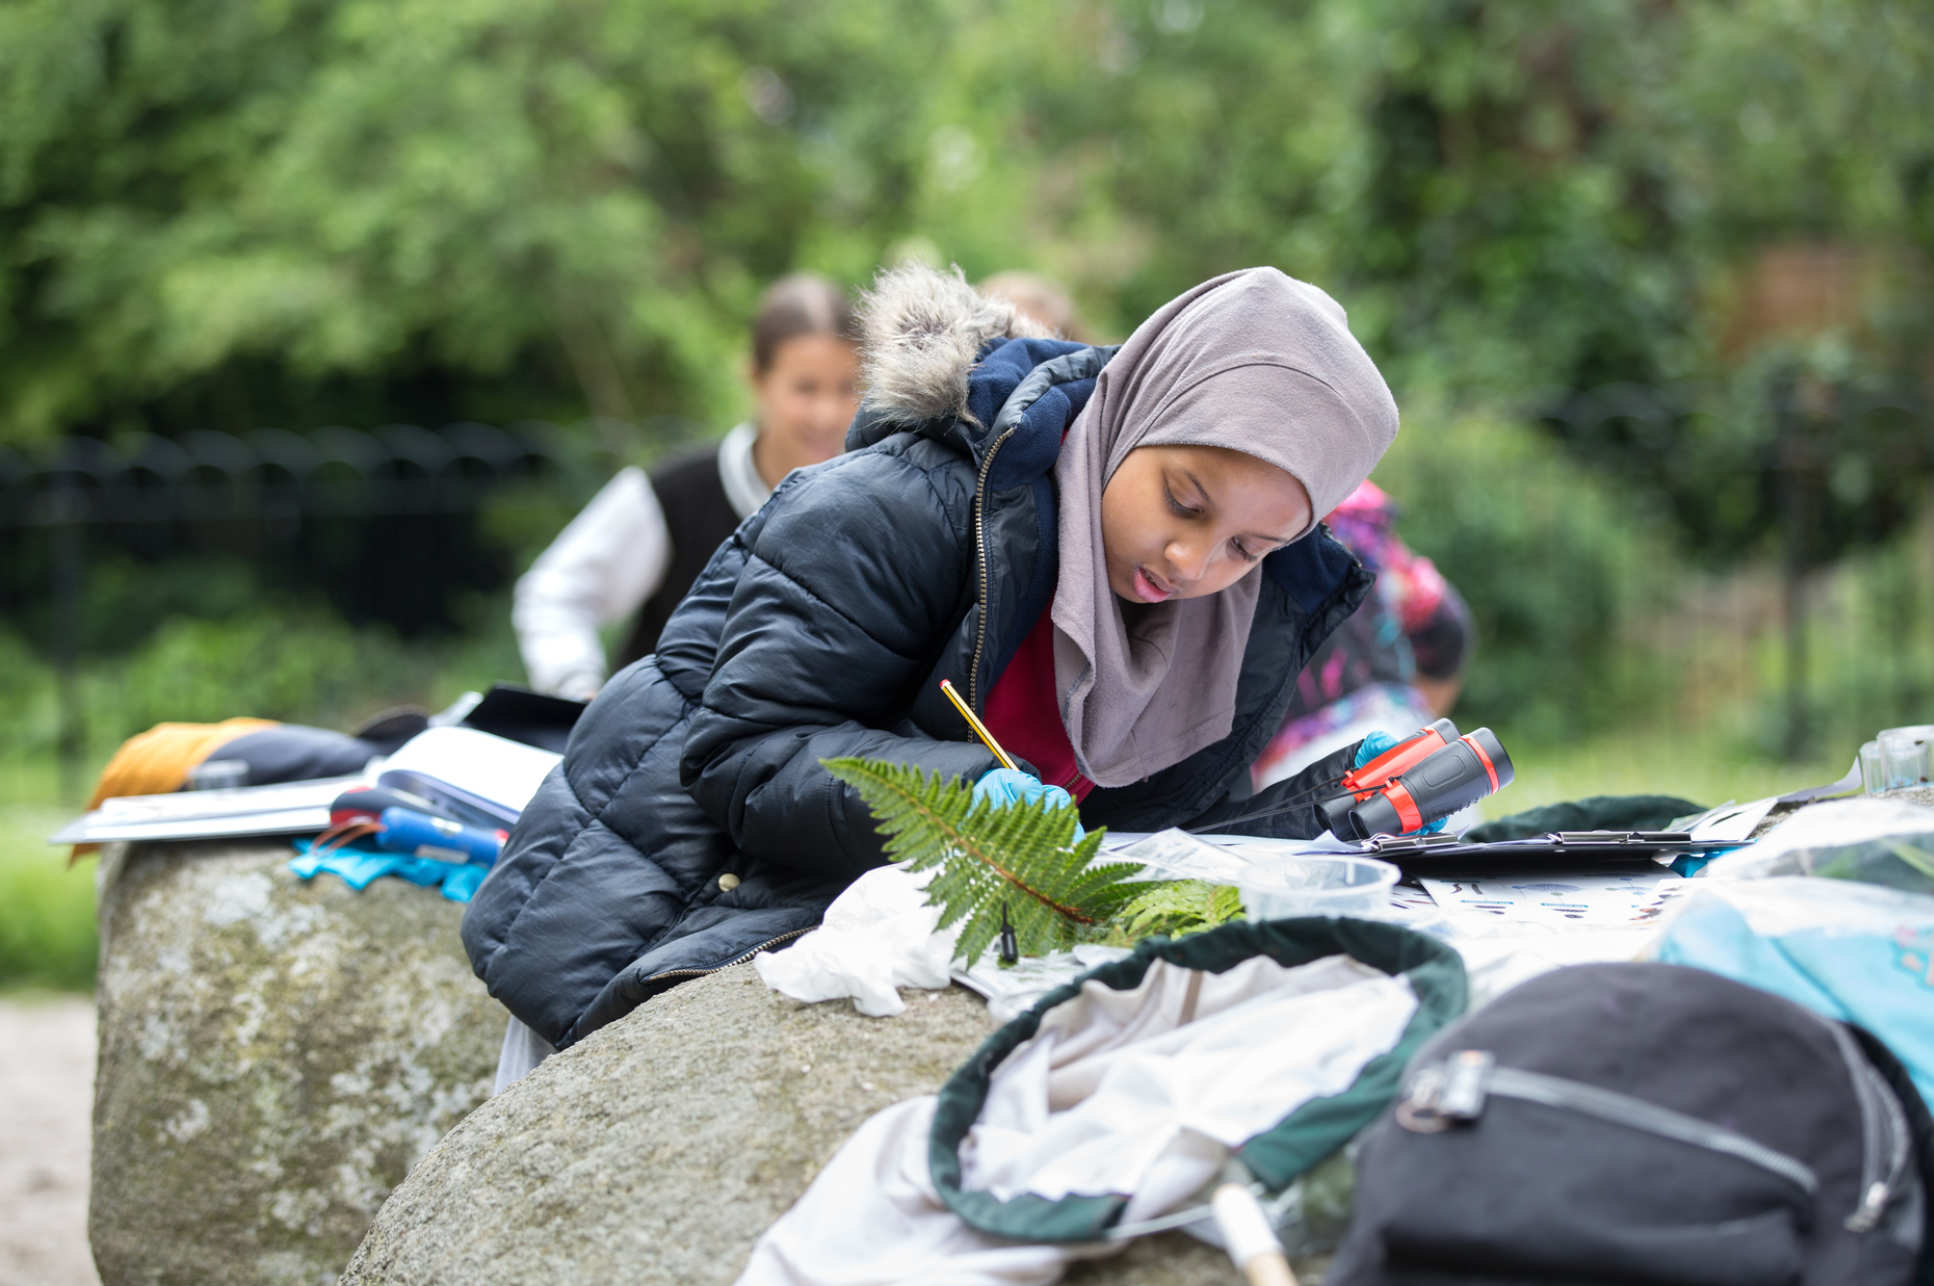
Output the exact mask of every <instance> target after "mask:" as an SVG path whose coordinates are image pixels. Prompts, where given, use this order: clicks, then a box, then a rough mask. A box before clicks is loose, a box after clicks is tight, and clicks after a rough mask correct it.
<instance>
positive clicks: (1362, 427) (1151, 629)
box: [1050, 268, 1397, 786]
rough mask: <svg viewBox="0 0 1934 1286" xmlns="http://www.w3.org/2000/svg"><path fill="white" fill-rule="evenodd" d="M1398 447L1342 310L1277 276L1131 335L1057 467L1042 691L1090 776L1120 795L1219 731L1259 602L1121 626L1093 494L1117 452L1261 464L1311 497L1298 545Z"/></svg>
mask: <svg viewBox="0 0 1934 1286" xmlns="http://www.w3.org/2000/svg"><path fill="white" fill-rule="evenodd" d="M1396 435H1397V405H1396V402H1395V401H1394V400H1393V399H1392V398H1391V396H1390V389H1389V388H1388V386H1386V385H1385V384H1384V382H1383V377H1382V376H1381V375H1379V374H1378V373H1377V368H1376V366H1375V364H1374V363H1372V362H1371V360H1370V357H1369V354H1367V353H1365V352H1364V351H1363V348H1362V346H1361V345H1359V344H1358V343H1357V342H1356V339H1355V338H1354V337H1353V336H1352V335H1351V334H1350V331H1349V327H1348V325H1347V323H1346V321H1345V319H1344V314H1343V309H1342V308H1341V307H1339V306H1338V305H1337V302H1336V301H1335V300H1334V299H1331V298H1330V297H1329V296H1328V295H1326V294H1324V293H1323V292H1322V291H1321V290H1319V289H1317V288H1316V287H1315V286H1311V285H1308V284H1307V283H1304V282H1301V281H1297V280H1295V279H1294V278H1292V277H1288V276H1285V275H1284V274H1282V273H1281V272H1278V271H1277V270H1276V269H1274V268H1248V269H1244V270H1243V271H1241V272H1232V273H1229V274H1227V275H1226V276H1221V277H1217V278H1215V279H1214V280H1212V281H1207V282H1204V283H1203V284H1201V285H1200V286H1197V287H1195V288H1194V289H1193V290H1190V291H1188V292H1187V293H1185V294H1183V295H1181V296H1180V297H1179V298H1176V299H1173V300H1171V301H1169V302H1168V303H1167V304H1165V305H1163V306H1162V308H1161V309H1160V310H1159V311H1158V312H1156V314H1155V315H1154V316H1153V317H1150V318H1149V319H1148V320H1147V321H1145V322H1143V323H1142V324H1141V325H1140V326H1138V327H1137V328H1136V329H1135V333H1134V334H1133V335H1131V336H1129V337H1128V342H1127V343H1126V344H1123V345H1122V347H1121V351H1120V352H1119V353H1117V354H1116V355H1115V357H1114V358H1113V360H1111V361H1110V362H1109V363H1108V365H1106V366H1105V367H1103V368H1102V371H1101V376H1100V378H1099V379H1098V380H1096V382H1095V391H1094V394H1093V396H1092V397H1090V398H1089V400H1088V405H1087V406H1086V407H1084V408H1083V409H1082V412H1081V414H1080V415H1079V416H1077V417H1076V418H1075V421H1074V424H1073V425H1072V426H1071V427H1070V428H1069V430H1068V435H1067V439H1066V441H1065V442H1063V443H1062V446H1061V455H1060V457H1059V459H1058V460H1057V461H1056V463H1055V467H1054V480H1055V484H1056V487H1057V489H1058V491H1059V492H1060V501H1061V512H1060V571H1059V576H1058V579H1057V581H1056V583H1055V588H1054V605H1053V607H1052V608H1051V609H1050V610H1051V613H1052V619H1053V621H1054V626H1055V630H1054V679H1055V689H1056V691H1058V692H1059V693H1060V694H1061V720H1062V723H1063V725H1064V726H1065V727H1066V729H1067V732H1068V739H1069V741H1070V742H1072V743H1073V745H1074V753H1075V760H1076V762H1077V763H1078V764H1079V765H1080V767H1081V771H1082V773H1083V775H1084V776H1086V777H1087V778H1088V779H1089V780H1091V781H1093V782H1095V783H1097V784H1098V785H1102V786H1125V785H1128V784H1130V783H1132V782H1136V781H1140V780H1141V779H1142V778H1144V777H1147V776H1149V775H1150V774H1152V773H1155V772H1157V771H1159V770H1161V769H1163V768H1167V767H1169V766H1170V765H1172V764H1177V763H1180V762H1181V761H1182V760H1183V759H1185V758H1187V757H1188V756H1189V755H1191V754H1193V753H1195V752H1196V751H1198V750H1200V749H1202V748H1203V747H1204V746H1208V745H1212V744H1214V743H1215V742H1217V741H1219V740H1221V739H1222V738H1223V737H1225V736H1227V735H1228V733H1229V730H1230V728H1231V727H1232V726H1233V725H1234V721H1235V704H1236V678H1237V675H1238V674H1239V673H1240V671H1241V669H1242V654H1243V649H1244V647H1245V646H1246V645H1247V643H1248V639H1249V626H1250V623H1251V621H1252V620H1253V619H1254V616H1255V610H1256V599H1257V596H1258V594H1259V593H1260V592H1261V581H1260V579H1259V576H1260V570H1259V569H1258V570H1252V571H1250V572H1249V573H1248V574H1247V575H1245V576H1244V577H1243V578H1242V579H1241V580H1238V581H1237V582H1236V583H1235V584H1234V585H1231V586H1230V587H1229V588H1227V589H1225V590H1223V591H1222V592H1221V593H1219V594H1212V595H1209V596H1207V597H1203V598H1192V599H1180V600H1170V601H1169V602H1166V603H1156V604H1150V605H1135V606H1133V607H1132V609H1131V614H1130V615H1129V616H1126V617H1125V616H1124V614H1123V611H1122V609H1123V607H1124V606H1125V605H1124V604H1123V603H1122V602H1121V601H1120V600H1119V599H1117V598H1116V597H1115V595H1114V592H1113V591H1112V590H1110V589H1109V587H1108V572H1107V567H1106V564H1105V562H1104V559H1103V550H1102V539H1101V493H1102V489H1103V488H1104V487H1106V486H1107V485H1108V480H1109V478H1111V477H1113V476H1114V472H1115V470H1116V468H1118V467H1119V466H1120V465H1121V462H1122V461H1123V460H1124V459H1126V458H1127V456H1128V453H1129V452H1131V451H1133V450H1135V448H1137V447H1143V446H1157V445H1166V446H1213V447H1226V448H1229V449H1232V450H1236V451H1241V452H1244V453H1246V454H1248V455H1252V456H1255V457H1256V458H1257V459H1260V460H1263V461H1265V462H1267V463H1269V464H1273V465H1275V466H1276V467H1277V468H1279V469H1283V470H1285V471H1287V472H1288V473H1290V474H1291V475H1293V476H1294V477H1295V478H1296V479H1297V480H1298V481H1299V482H1301V483H1302V484H1303V487H1304V489H1305V490H1306V491H1308V493H1309V500H1310V512H1311V519H1310V525H1309V527H1306V528H1305V529H1304V530H1303V532H1302V533H1299V535H1307V534H1308V533H1309V531H1310V530H1311V529H1313V528H1314V527H1315V525H1316V519H1317V518H1318V517H1320V516H1322V515H1324V514H1327V513H1329V512H1330V511H1331V510H1332V509H1334V508H1336V506H1337V504H1338V503H1340V502H1341V501H1342V500H1343V498H1344V497H1346V496H1348V495H1349V494H1350V492H1352V491H1354V490H1355V489H1356V487H1357V485H1358V484H1359V483H1361V482H1362V481H1363V480H1364V478H1366V477H1368V476H1369V473H1370V469H1371V467H1372V466H1374V465H1375V464H1376V462H1377V460H1378V458H1379V457H1381V456H1382V455H1383V453H1384V451H1385V449H1386V448H1388V447H1389V445H1390V443H1391V441H1392V440H1393V439H1394V438H1395V437H1396Z"/></svg>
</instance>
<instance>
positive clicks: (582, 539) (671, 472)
mask: <svg viewBox="0 0 1934 1286" xmlns="http://www.w3.org/2000/svg"><path fill="white" fill-rule="evenodd" d="M857 338H858V337H857V332H856V331H855V329H854V319H853V313H852V309H851V307H850V305H849V303H848V300H847V298H846V295H845V293H844V292H843V291H841V290H840V288H839V287H838V286H836V285H834V284H833V283H832V282H830V281H828V280H826V279H825V278H823V277H817V276H813V275H811V274H808V273H801V274H798V275H795V276H791V277H785V278H782V279H781V280H779V281H777V282H775V283H774V284H773V285H772V286H771V287H769V288H768V289H767V290H766V292H765V294H764V295H763V296H762V297H761V298H760V300H759V308H758V312H757V313H756V314H755V315H754V316H753V319H752V355H751V362H750V365H749V366H748V368H747V372H746V382H747V384H748V386H749V387H750V389H751V391H752V399H753V407H754V409H753V415H752V419H750V420H749V421H747V422H746V423H744V424H741V425H739V426H738V427H737V428H735V429H733V430H732V431H731V432H730V433H728V434H726V435H725V438H724V440H723V441H722V442H720V443H719V445H718V447H717V448H716V449H713V448H706V449H705V450H702V451H698V452H694V453H692V454H689V455H685V456H681V457H679V458H678V459H675V460H673V461H671V462H670V463H668V464H664V465H660V466H659V467H658V468H656V469H653V470H652V471H651V473H650V474H649V475H647V474H646V473H645V471H644V470H642V469H639V468H636V467H633V468H628V469H625V470H622V471H621V472H620V473H619V474H618V475H617V476H616V477H615V478H613V479H612V480H611V481H610V482H608V483H606V484H605V487H604V489H603V490H602V491H600V492H598V494H597V496H596V497H594V498H593V499H592V501H591V503H590V504H589V505H587V506H585V508H584V511H583V512H582V513H580V514H579V515H578V516H577V517H576V518H575V519H573V520H572V522H571V524H570V526H568V527H566V528H565V529H564V531H563V533H562V534H560V535H559V536H558V538H557V539H556V540H555V541H553V542H552V543H551V545H550V547H549V548H548V549H546V550H545V551H544V552H543V553H542V554H541V555H539V556H538V558H537V561H536V562H535V563H533V564H532V565H531V569H530V570H529V571H528V572H526V573H525V574H524V575H523V577H522V578H521V579H519V580H518V582H517V592H516V599H515V604H514V606H513V608H512V612H511V622H512V624H513V625H514V626H515V627H516V630H517V645H518V647H519V649H520V650H521V651H522V652H523V654H524V668H525V670H526V672H527V673H528V674H529V677H530V683H531V686H532V687H534V688H536V689H538V690H539V691H541V692H554V693H557V694H558V695H560V696H567V697H575V698H585V697H589V696H590V695H591V694H593V693H594V692H596V691H597V690H598V687H599V686H600V685H601V684H602V683H603V682H604V678H605V675H606V674H607V673H609V671H608V670H607V669H606V665H605V652H604V645H603V643H602V642H601V641H600V639H599V637H598V631H599V630H600V629H601V628H602V627H603V626H606V625H609V624H610V623H611V622H613V621H619V620H624V619H627V618H633V620H632V624H631V626H630V627H629V629H628V631H627V632H626V634H625V635H624V637H623V638H622V640H621V641H620V643H619V645H618V647H617V649H616V650H615V651H614V652H613V654H612V657H611V664H610V670H617V669H620V668H622V667H623V666H626V665H629V664H630V663H631V662H632V661H635V660H637V659H638V658H639V657H641V656H643V655H644V654H645V653H647V652H649V651H651V650H652V649H653V648H654V647H656V646H657V645H658V635H659V632H660V631H661V630H663V629H664V627H665V621H666V620H667V619H668V618H669V617H670V616H671V614H672V610H673V609H674V608H676V607H677V606H678V602H679V600H680V599H682V598H684V597H685V591H687V590H688V589H690V588H691V586H692V581H693V580H694V579H696V578H697V576H698V573H699V571H700V569H702V568H703V567H704V566H705V563H706V560H707V559H709V558H710V557H711V556H712V551H713V550H714V549H716V548H718V546H719V543H720V542H721V541H723V540H724V539H725V538H726V537H727V536H730V535H731V534H732V529H733V528H734V527H736V526H738V525H739V523H740V522H741V521H743V520H744V519H746V518H749V517H751V516H752V514H753V513H755V512H756V511H757V510H758V508H759V506H760V505H762V504H764V503H765V501H766V497H767V496H769V495H771V494H772V489H773V488H774V487H775V486H777V485H778V484H779V480H780V479H781V478H783V477H785V476H786V474H788V473H790V472H791V471H792V470H794V469H798V468H801V467H803V466H805V465H809V464H818V463H819V462H820V461H821V460H825V459H827V458H829V457H831V456H833V455H836V454H838V452H839V450H840V446H841V444H842V442H843V440H844V438H845V436H846V426H847V425H848V424H850V423H851V422H852V419H853V412H854V411H855V410H856V409H857V407H858V405H859V349H858V344H857Z"/></svg>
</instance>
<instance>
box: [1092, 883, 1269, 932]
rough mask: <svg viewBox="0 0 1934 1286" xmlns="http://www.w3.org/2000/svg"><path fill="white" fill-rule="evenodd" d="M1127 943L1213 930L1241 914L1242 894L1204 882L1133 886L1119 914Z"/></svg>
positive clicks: (1233, 889)
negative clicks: (1161, 936) (1155, 937)
mask: <svg viewBox="0 0 1934 1286" xmlns="http://www.w3.org/2000/svg"><path fill="white" fill-rule="evenodd" d="M1119 915H1120V917H1121V924H1122V932H1123V935H1124V936H1125V937H1126V938H1127V939H1128V940H1129V941H1130V942H1139V941H1140V940H1141V939H1143V938H1147V937H1152V936H1154V935H1156V934H1161V935H1163V936H1166V937H1171V938H1180V937H1186V936H1187V935H1188V934H1191V933H1200V932H1202V931H1203V930H1204V929H1213V928H1215V927H1216V926H1217V925H1218V924H1226V923H1228V922H1229V921H1230V920H1234V919H1236V918H1238V917H1239V916H1241V915H1242V893H1241V891H1240V890H1238V889H1236V888H1234V887H1232V886H1230V885H1227V884H1210V883H1208V882H1206V881H1204V880H1163V881H1160V882H1154V883H1144V884H1140V885H1136V886H1134V889H1133V891H1132V893H1131V896H1130V898H1129V900H1128V902H1127V903H1126V905H1124V906H1123V907H1121V909H1120V911H1119Z"/></svg>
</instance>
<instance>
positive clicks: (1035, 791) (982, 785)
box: [974, 768, 1088, 839]
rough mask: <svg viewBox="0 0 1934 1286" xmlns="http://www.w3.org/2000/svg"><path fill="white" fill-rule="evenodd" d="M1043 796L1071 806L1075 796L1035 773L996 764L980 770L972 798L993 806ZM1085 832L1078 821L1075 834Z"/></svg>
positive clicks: (1078, 837) (1000, 806)
mask: <svg viewBox="0 0 1934 1286" xmlns="http://www.w3.org/2000/svg"><path fill="white" fill-rule="evenodd" d="M1036 799H1045V800H1047V801H1048V802H1049V803H1051V804H1067V805H1068V806H1070V807H1073V806H1074V796H1072V795H1070V794H1069V793H1068V792H1067V791H1065V790H1063V789H1061V788H1060V787H1059V786H1050V785H1048V784H1047V783H1046V782H1044V781H1041V780H1040V779H1039V778H1037V777H1033V776H1030V775H1029V774H1027V773H1024V772H1022V771H1021V770H1020V769H1018V768H996V769H993V770H992V771H991V772H987V773H983V774H982V775H981V779H980V780H979V781H977V782H975V783H974V802H975V803H976V804H991V805H992V806H994V807H995V808H1005V807H1007V806H1008V805H1009V804H1025V803H1028V802H1030V801H1032V800H1036ZM1087 833H1088V832H1087V831H1085V830H1083V829H1082V826H1081V823H1080V822H1078V821H1077V822H1076V823H1075V824H1074V837H1075V838H1076V839H1080V838H1081V837H1082V836H1084V835H1086V834H1087Z"/></svg>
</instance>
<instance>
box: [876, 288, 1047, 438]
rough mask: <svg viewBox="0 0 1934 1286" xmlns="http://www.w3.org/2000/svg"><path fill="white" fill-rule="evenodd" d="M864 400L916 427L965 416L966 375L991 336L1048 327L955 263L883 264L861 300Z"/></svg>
mask: <svg viewBox="0 0 1934 1286" xmlns="http://www.w3.org/2000/svg"><path fill="white" fill-rule="evenodd" d="M860 327H861V335H862V342H863V344H864V349H865V362H866V388H867V392H866V400H867V402H868V403H869V404H870V405H871V406H872V407H873V408H874V409H875V410H877V411H879V412H881V413H882V414H883V415H885V416H886V417H888V418H889V419H893V420H897V421H900V422H902V423H907V424H919V423H922V422H924V421H927V420H934V419H939V418H940V417H942V416H949V415H953V416H959V415H965V414H966V413H967V373H968V372H969V371H971V370H972V369H973V368H974V359H975V358H976V357H978V356H979V354H980V350H981V348H982V346H984V345H985V344H986V343H987V342H988V341H989V340H991V339H1015V338H1046V337H1048V335H1049V331H1048V330H1047V329H1046V328H1045V327H1043V326H1040V325H1039V324H1037V323H1036V322H1034V321H1033V320H1032V319H1031V318H1029V317H1027V316H1025V315H1024V314H1022V313H1021V312H1019V311H1018V310H1017V309H1016V308H1015V307H1014V305H1013V304H1010V303H1008V302H1007V301H1006V300H1004V299H991V298H989V297H988V296H986V295H982V294H980V293H979V292H977V291H976V290H975V289H974V288H973V287H972V286H970V285H968V284H967V278H966V277H965V276H964V275H963V274H962V273H961V271H960V268H959V267H958V266H957V265H956V266H954V267H952V268H949V269H948V270H947V271H945V272H942V271H940V270H939V269H936V268H930V267H928V266H927V265H926V264H921V263H907V264H901V265H900V266H898V267H895V268H885V269H882V270H881V272H880V275H879V277H878V278H877V279H876V280H875V281H874V283H873V289H871V290H869V291H867V292H866V293H865V294H863V295H862V296H861V297H860Z"/></svg>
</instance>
